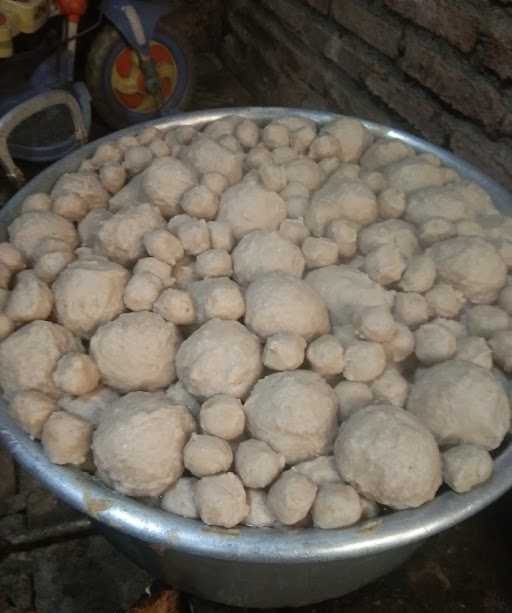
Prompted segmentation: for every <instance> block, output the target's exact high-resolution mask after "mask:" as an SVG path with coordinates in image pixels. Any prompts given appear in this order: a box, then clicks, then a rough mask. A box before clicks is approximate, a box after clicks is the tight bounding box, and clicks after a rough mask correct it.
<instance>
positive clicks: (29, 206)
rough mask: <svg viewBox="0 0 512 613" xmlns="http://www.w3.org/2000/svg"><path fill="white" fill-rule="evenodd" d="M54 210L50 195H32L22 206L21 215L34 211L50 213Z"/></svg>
mask: <svg viewBox="0 0 512 613" xmlns="http://www.w3.org/2000/svg"><path fill="white" fill-rule="evenodd" d="M51 208H52V199H51V198H50V196H48V194H43V193H36V194H30V196H27V197H26V198H25V200H23V202H22V204H21V215H23V214H24V213H30V212H32V211H50V210H51Z"/></svg>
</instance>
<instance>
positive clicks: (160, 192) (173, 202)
mask: <svg viewBox="0 0 512 613" xmlns="http://www.w3.org/2000/svg"><path fill="white" fill-rule="evenodd" d="M195 184H196V175H195V173H194V172H193V170H192V169H191V168H190V167H189V166H185V164H183V162H180V161H179V160H176V159H174V158H171V157H163V158H161V159H159V160H156V161H154V162H153V163H152V164H151V166H150V167H149V168H148V169H147V170H146V171H145V172H144V175H143V178H142V189H143V190H144V194H145V195H146V196H147V198H148V199H149V201H150V202H151V203H152V204H154V205H155V206H157V207H158V208H159V209H160V213H162V215H163V216H164V217H165V218H166V219H169V217H171V216H172V215H174V214H175V213H176V212H177V210H178V205H179V202H180V199H181V197H182V196H183V194H184V193H185V192H186V191H188V190H189V189H190V188H192V187H194V185H195Z"/></svg>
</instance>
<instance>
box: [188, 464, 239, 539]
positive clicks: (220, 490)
mask: <svg viewBox="0 0 512 613" xmlns="http://www.w3.org/2000/svg"><path fill="white" fill-rule="evenodd" d="M195 500H196V504H197V509H198V511H199V517H200V518H201V521H202V522H203V523H205V524H207V525H208V526H219V527H220V528H234V527H235V526H237V525H238V524H239V523H240V522H242V521H243V520H244V519H245V518H246V517H247V514H248V513H249V506H248V505H247V497H246V495H245V490H244V487H243V485H242V482H241V481H240V479H239V478H238V477H237V476H236V475H235V474H233V473H226V474H223V475H214V476H213V477H203V478H202V479H200V480H199V483H198V484H197V485H196V493H195Z"/></svg>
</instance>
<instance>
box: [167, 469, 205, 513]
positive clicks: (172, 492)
mask: <svg viewBox="0 0 512 613" xmlns="http://www.w3.org/2000/svg"><path fill="white" fill-rule="evenodd" d="M197 483H198V481H197V479H195V478H194V477H181V478H180V479H178V480H177V481H176V483H175V484H174V485H172V486H171V487H170V488H169V489H168V490H167V491H166V492H164V495H163V496H162V509H163V510H164V511H169V513H174V514H175V515H181V517H188V518H189V519H197V517H199V515H198V513H197V505H196V501H195V491H196V485H197Z"/></svg>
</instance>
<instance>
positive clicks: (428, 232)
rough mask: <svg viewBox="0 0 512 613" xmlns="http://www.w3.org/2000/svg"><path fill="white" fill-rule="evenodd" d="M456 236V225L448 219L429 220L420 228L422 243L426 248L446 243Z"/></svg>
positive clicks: (419, 233)
mask: <svg viewBox="0 0 512 613" xmlns="http://www.w3.org/2000/svg"><path fill="white" fill-rule="evenodd" d="M455 234H456V229H455V226H454V224H453V223H451V222H450V221H448V220H447V219H440V218H439V217H433V218H432V219H427V221H424V222H423V223H422V224H421V225H420V226H419V228H418V236H419V239H420V243H421V244H422V245H423V246H424V247H428V246H430V245H433V244H434V243H438V242H441V241H445V240H447V239H448V238H451V237H452V236H455Z"/></svg>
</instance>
